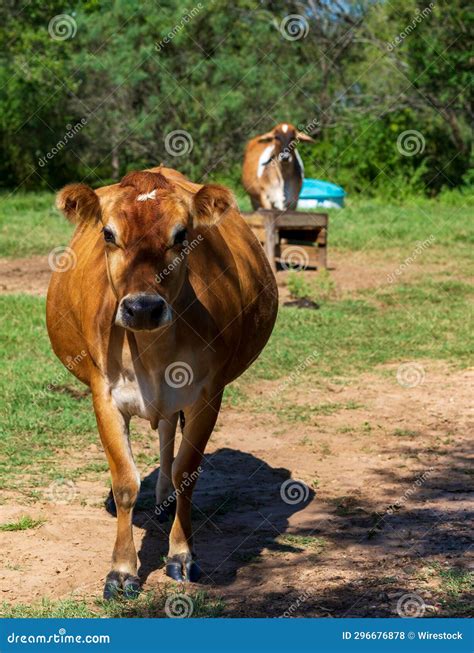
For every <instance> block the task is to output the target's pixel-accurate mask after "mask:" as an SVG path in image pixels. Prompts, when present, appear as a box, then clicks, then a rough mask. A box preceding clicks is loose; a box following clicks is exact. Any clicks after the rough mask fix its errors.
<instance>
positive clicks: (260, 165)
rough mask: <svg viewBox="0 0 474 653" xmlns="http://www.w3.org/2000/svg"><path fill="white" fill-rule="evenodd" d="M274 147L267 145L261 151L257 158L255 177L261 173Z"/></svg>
mask: <svg viewBox="0 0 474 653" xmlns="http://www.w3.org/2000/svg"><path fill="white" fill-rule="evenodd" d="M274 147H275V146H274V145H267V147H266V148H265V149H264V150H263V152H262V153H261V155H260V158H259V160H258V168H257V177H261V176H262V175H263V171H264V169H265V166H266V165H267V163H268V162H269V161H270V159H271V156H272V154H273V150H274Z"/></svg>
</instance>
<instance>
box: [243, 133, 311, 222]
mask: <svg viewBox="0 0 474 653" xmlns="http://www.w3.org/2000/svg"><path fill="white" fill-rule="evenodd" d="M300 141H301V142H306V143H314V140H313V139H312V138H311V136H308V135H307V134H305V133H304V132H300V131H298V130H297V129H296V128H295V127H294V126H293V125H290V124H289V123H285V122H284V123H281V124H279V125H277V126H276V127H274V128H273V129H272V130H271V131H269V132H267V133H266V134H262V135H261V136H256V137H255V138H252V140H251V141H249V142H248V144H247V147H246V148H245V154H244V163H243V168H242V183H243V185H244V188H245V190H246V191H247V193H248V194H249V195H250V199H251V202H252V206H253V208H254V209H259V208H262V209H279V210H280V211H285V210H287V209H296V204H297V202H298V197H299V194H300V192H301V186H302V184H303V177H304V168H303V162H302V160H301V157H300V155H299V154H298V150H297V149H296V146H297V144H298V142H300Z"/></svg>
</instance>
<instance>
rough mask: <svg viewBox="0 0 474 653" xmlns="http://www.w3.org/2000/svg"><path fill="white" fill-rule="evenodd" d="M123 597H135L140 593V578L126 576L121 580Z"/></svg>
mask: <svg viewBox="0 0 474 653" xmlns="http://www.w3.org/2000/svg"><path fill="white" fill-rule="evenodd" d="M122 588H123V597H124V599H136V598H137V596H138V595H139V594H140V579H139V578H138V577H137V576H128V578H126V579H125V580H124V581H123V586H122Z"/></svg>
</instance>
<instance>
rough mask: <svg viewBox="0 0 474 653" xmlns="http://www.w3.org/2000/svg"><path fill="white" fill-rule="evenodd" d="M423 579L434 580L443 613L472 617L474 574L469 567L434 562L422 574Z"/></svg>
mask: <svg viewBox="0 0 474 653" xmlns="http://www.w3.org/2000/svg"><path fill="white" fill-rule="evenodd" d="M420 577H421V578H422V579H423V580H431V581H434V582H435V583H436V584H437V586H438V590H437V594H438V597H439V599H438V600H439V601H440V604H441V605H442V607H443V613H444V614H446V615H447V616H448V615H450V616H453V617H454V616H455V617H471V616H472V595H473V591H474V574H473V572H472V571H471V570H469V569H462V568H460V567H443V566H442V565H441V564H440V563H439V562H432V563H430V564H429V565H428V566H427V567H425V568H424V569H423V571H422V572H421V574H420Z"/></svg>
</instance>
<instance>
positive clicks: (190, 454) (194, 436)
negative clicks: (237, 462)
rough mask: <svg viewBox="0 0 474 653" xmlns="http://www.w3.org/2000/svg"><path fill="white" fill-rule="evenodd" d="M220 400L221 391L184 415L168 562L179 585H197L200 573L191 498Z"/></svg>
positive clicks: (175, 466) (168, 570)
mask: <svg viewBox="0 0 474 653" xmlns="http://www.w3.org/2000/svg"><path fill="white" fill-rule="evenodd" d="M221 400H222V391H219V392H218V393H217V394H216V395H215V396H214V397H212V398H211V399H209V400H206V398H203V399H201V400H199V401H198V402H196V403H195V404H194V405H193V406H192V407H191V408H190V409H189V410H188V411H186V412H185V415H186V422H185V426H184V431H183V439H182V441H181V445H180V447H179V451H178V455H177V456H176V459H175V461H174V462H173V467H172V477H173V485H174V488H175V494H176V516H175V519H174V522H173V526H172V528H171V532H170V541H169V551H168V559H167V562H166V574H167V575H168V576H170V577H171V578H173V579H174V580H177V581H192V582H193V581H197V580H198V578H199V576H200V573H201V572H200V569H199V566H198V564H197V562H196V559H195V555H194V552H193V537H192V525H191V498H192V493H193V489H194V485H195V484H196V481H197V478H198V476H199V473H200V471H201V467H200V465H201V461H202V456H203V454H204V449H205V447H206V444H207V441H208V440H209V437H210V435H211V433H212V429H213V428H214V425H215V423H216V419H217V416H218V414H219V408H220V404H221Z"/></svg>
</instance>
